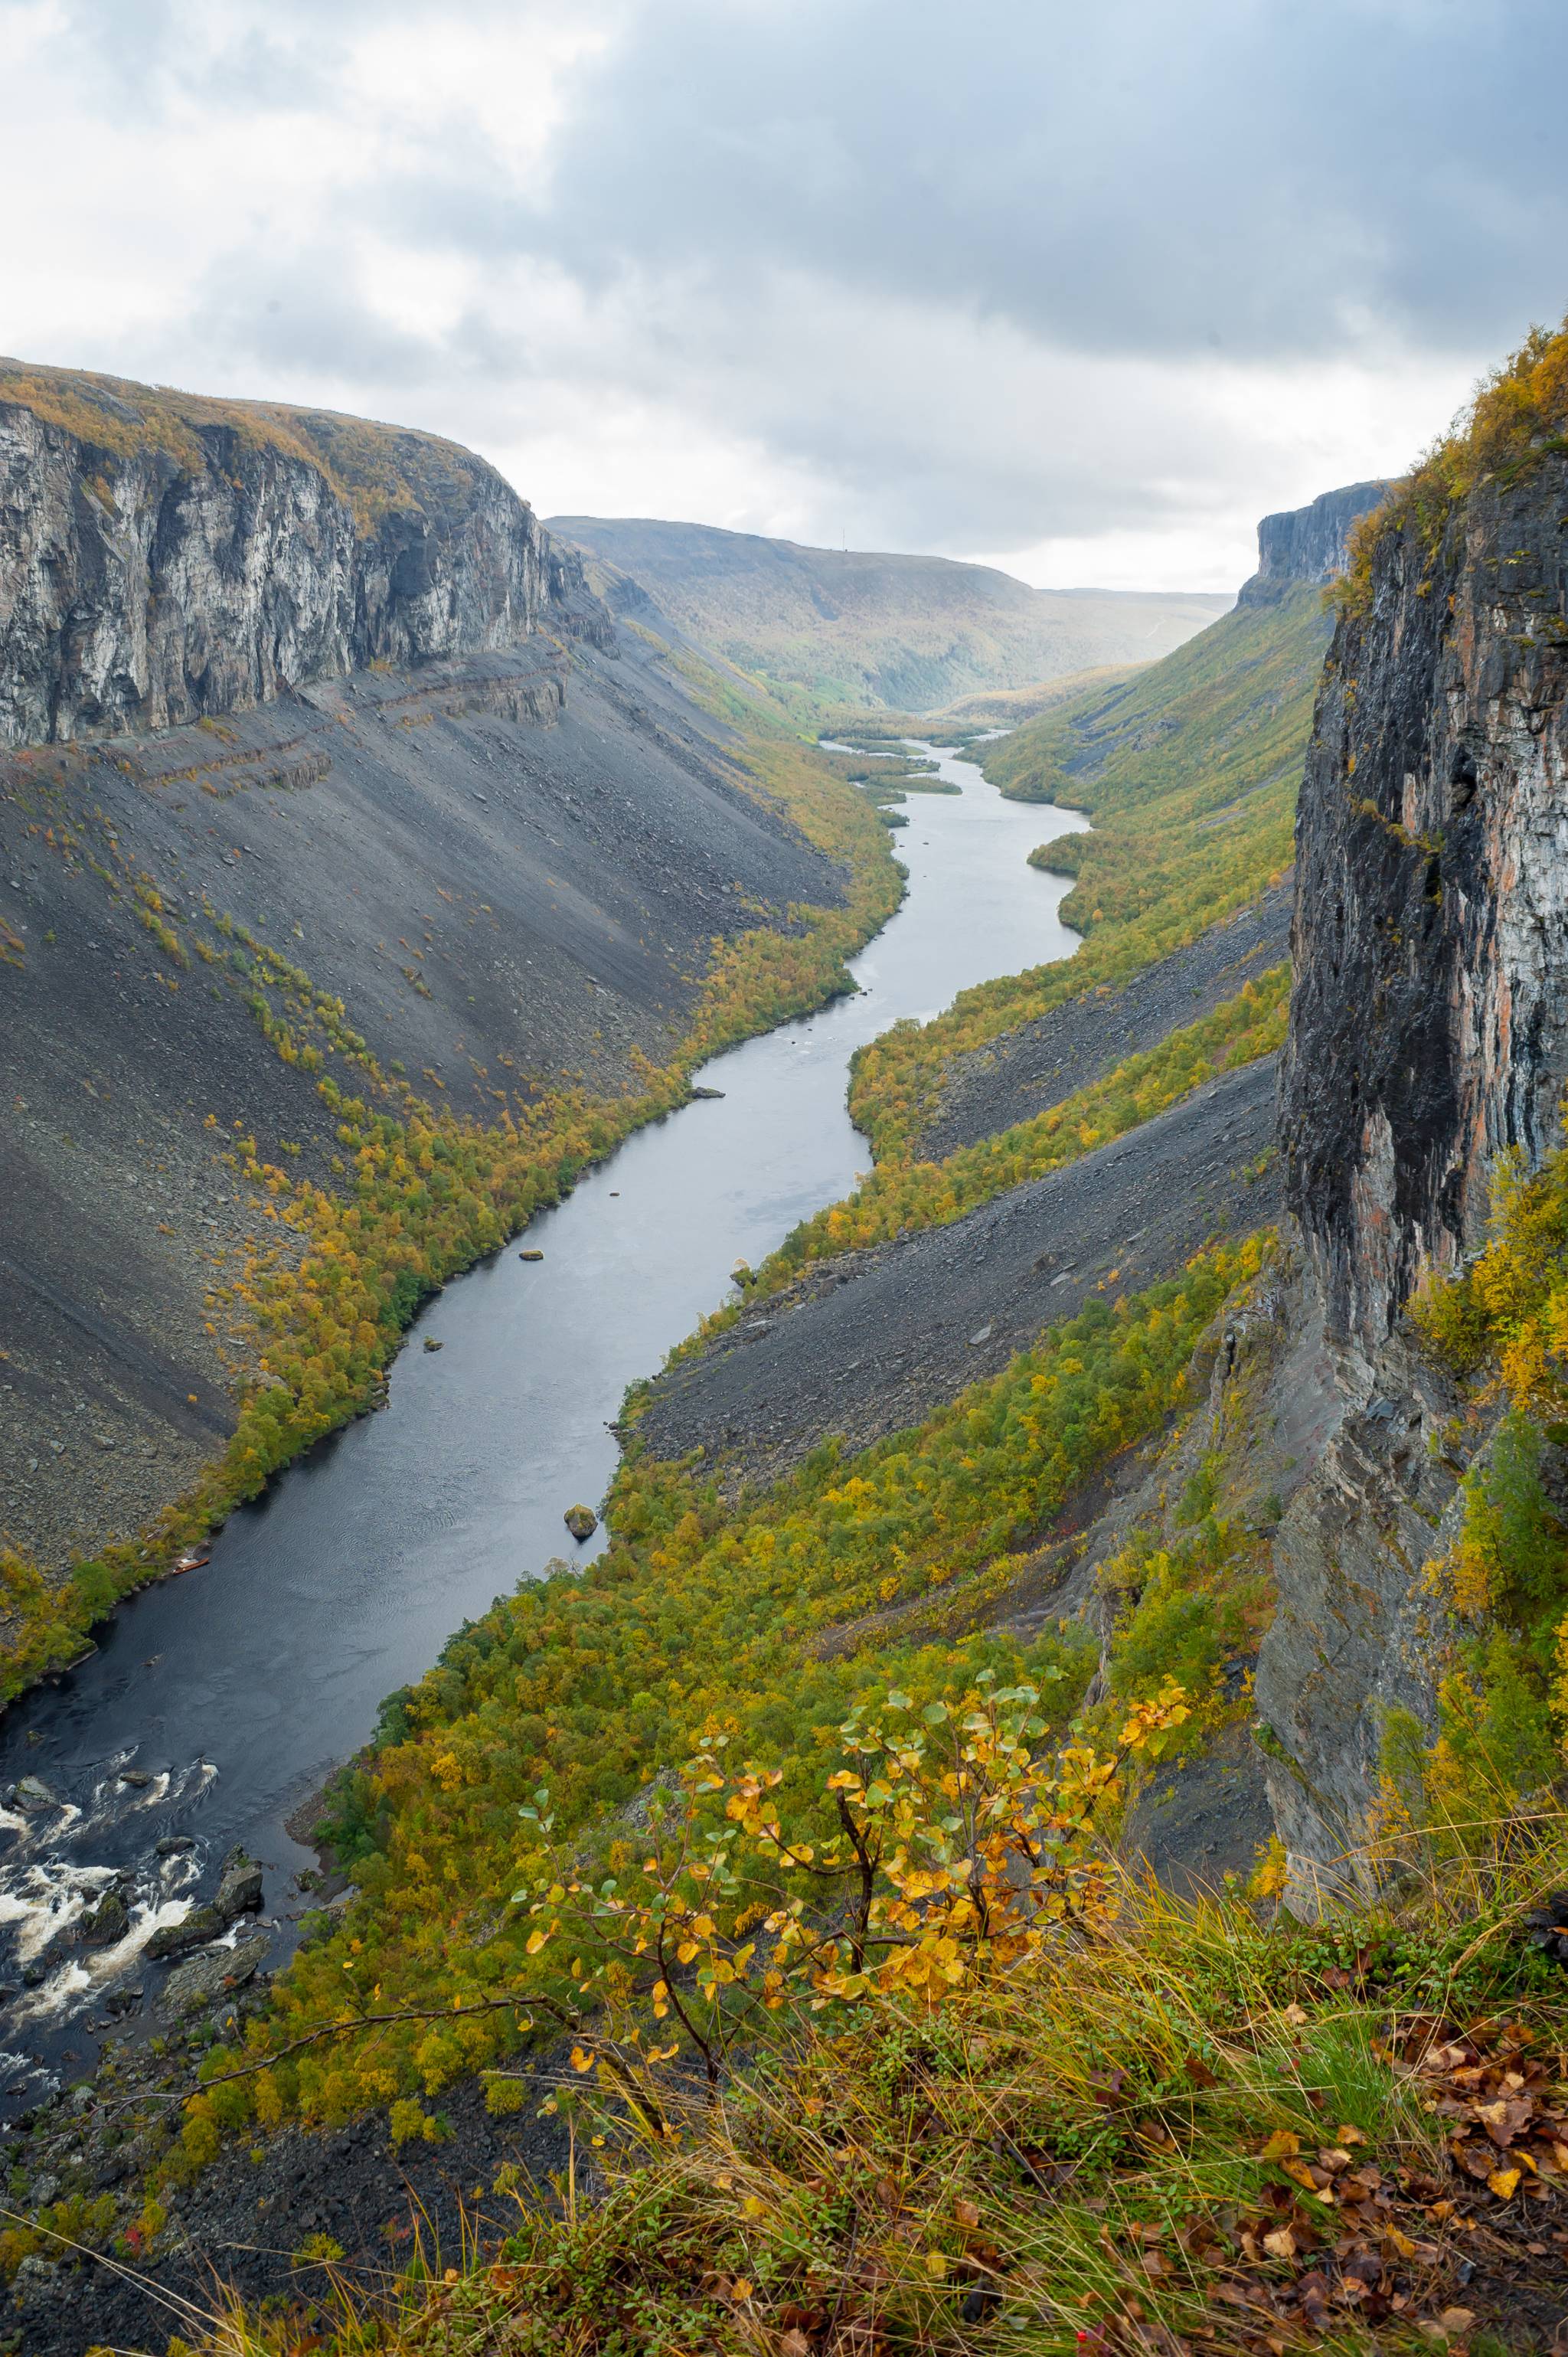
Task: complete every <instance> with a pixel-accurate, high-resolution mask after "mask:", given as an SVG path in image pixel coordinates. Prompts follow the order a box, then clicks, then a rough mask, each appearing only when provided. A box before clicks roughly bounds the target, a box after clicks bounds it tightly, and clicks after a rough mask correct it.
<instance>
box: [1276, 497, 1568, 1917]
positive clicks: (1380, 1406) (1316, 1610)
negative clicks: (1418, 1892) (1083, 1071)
mask: <svg viewBox="0 0 1568 2357" xmlns="http://www.w3.org/2000/svg"><path fill="white" fill-rule="evenodd" d="M1510 472H1511V477H1512V479H1511V480H1510V479H1509V475H1508V474H1506V473H1504V472H1502V471H1499V472H1498V473H1495V474H1487V475H1483V477H1482V478H1481V479H1480V481H1479V483H1478V485H1477V488H1476V489H1474V490H1471V492H1470V493H1469V495H1468V497H1467V498H1465V499H1463V500H1456V501H1455V502H1454V503H1453V504H1452V505H1451V506H1450V508H1449V509H1448V511H1447V512H1446V514H1444V512H1443V511H1441V510H1439V511H1438V512H1437V514H1436V515H1435V517H1434V514H1433V513H1432V511H1431V507H1430V506H1428V505H1423V502H1422V501H1420V500H1411V501H1406V502H1404V503H1403V504H1402V508H1401V510H1400V511H1399V512H1398V513H1397V514H1396V515H1394V516H1393V517H1392V519H1391V522H1388V523H1387V524H1386V525H1385V526H1384V527H1383V528H1382V529H1381V530H1380V533H1379V534H1378V537H1377V540H1376V543H1375V545H1374V548H1373V551H1372V555H1371V562H1370V567H1369V571H1364V572H1363V575H1362V577H1361V578H1359V579H1358V580H1357V581H1355V582H1354V583H1352V585H1351V589H1350V593H1349V595H1348V598H1347V601H1346V611H1345V613H1344V615H1343V617H1342V619H1341V620H1340V623H1339V627H1338V629H1337V633H1336V636H1335V640H1334V643H1333V646H1332V649H1331V651H1330V653H1329V656H1328V661H1327V664H1326V671H1325V674H1324V682H1323V686H1322V690H1321V693H1320V695H1319V700H1318V707H1317V716H1316V728H1315V733H1314V738H1313V743H1312V747H1311V749H1310V752H1309V755H1308V759H1307V764H1306V774H1305V783H1304V786H1303V790H1302V797H1301V806H1300V816H1299V820H1298V824H1297V833H1296V905H1295V917H1294V931H1293V955H1294V969H1295V984H1294V997H1293V1002H1292V1010H1291V1027H1290V1038H1289V1042H1288V1045H1287V1047H1286V1049H1285V1054H1284V1058H1283V1068H1282V1084H1281V1120H1280V1137H1281V1146H1282V1151H1283V1165H1284V1176H1285V1189H1286V1198H1287V1201H1288V1203H1289V1206H1290V1209H1291V1211H1292V1212H1293V1214H1294V1220H1295V1222H1296V1224H1297V1226H1298V1227H1299V1230H1300V1233H1301V1236H1302V1239H1303V1241H1304V1243H1305V1250H1306V1254H1307V1255H1308V1259H1309V1262H1310V1265H1311V1267H1312V1269H1313V1272H1314V1275H1315V1277H1316V1285H1317V1287H1318V1289H1319V1292H1320V1294H1321V1297H1322V1299H1323V1303H1324V1307H1325V1310H1326V1330H1327V1335H1328V1340H1329V1343H1330V1346H1331V1348H1332V1350H1333V1351H1334V1354H1335V1358H1336V1362H1337V1374H1338V1382H1339V1389H1340V1394H1341V1398H1342V1402H1343V1405H1344V1421H1343V1422H1342V1424H1341V1426H1340V1428H1339V1431H1338V1434H1337V1437H1336V1438H1335V1439H1334V1440H1332V1441H1331V1442H1330V1444H1329V1446H1328V1448H1326V1451H1325V1453H1324V1456H1323V1458H1322V1459H1321V1461H1320V1463H1319V1465H1318V1466H1317V1468H1316V1471H1315V1473H1314V1475H1313V1477H1312V1479H1311V1480H1310V1481H1309V1482H1308V1483H1307V1485H1306V1486H1305V1489H1304V1490H1303V1491H1302V1492H1301V1494H1300V1496H1299V1497H1298V1499H1297V1501H1295V1503H1294V1506H1293V1507H1292V1510H1291V1512H1290V1513H1289V1514H1288V1515H1287V1517H1286V1519H1285V1523H1284V1524H1283V1527H1282V1530H1281V1534H1280V1539H1279V1544H1278V1550H1277V1554H1276V1566H1275V1567H1276V1571H1277V1574H1278V1577H1279V1587H1280V1607H1279V1611H1278V1615H1277V1618H1276V1620H1275V1623H1274V1626H1273V1630H1272V1631H1271V1633H1270V1635H1269V1637H1268V1639H1267V1640H1266V1641H1265V1644H1264V1647H1263V1651H1262V1660H1261V1663H1260V1667H1259V1673H1258V1681H1257V1695H1258V1701H1259V1706H1260V1709H1261V1712H1262V1720H1263V1728H1264V1731H1263V1735H1262V1740H1263V1742H1264V1745H1265V1748H1266V1749H1267V1750H1268V1751H1269V1755H1270V1761H1271V1767H1270V1774H1271V1784H1272V1798H1273V1807H1274V1812H1275V1816H1276V1821H1277V1823H1278V1824H1279V1826H1280V1830H1281V1832H1282V1834H1283V1836H1284V1839H1285V1842H1286V1844H1287V1847H1288V1849H1289V1852H1290V1854H1291V1858H1292V1868H1293V1875H1292V1881H1291V1884H1290V1886H1289V1889H1290V1895H1291V1896H1292V1898H1293V1899H1294V1900H1296V1901H1297V1903H1300V1904H1303V1905H1310V1904H1311V1903H1313V1902H1314V1900H1315V1899H1316V1895H1317V1893H1318V1892H1319V1891H1320V1890H1321V1889H1322V1886H1323V1885H1324V1883H1325V1882H1327V1883H1328V1884H1330V1885H1332V1884H1333V1883H1334V1882H1335V1881H1336V1880H1337V1878H1341V1877H1348V1878H1354V1879H1361V1880H1364V1879H1366V1878H1367V1869H1366V1867H1365V1866H1364V1864H1363V1863H1362V1861H1361V1857H1360V1845H1361V1844H1362V1843H1363V1842H1364V1841H1365V1838H1366V1835H1367V1833H1368V1830H1369V1825H1370V1824H1371V1822H1372V1820H1373V1817H1374V1814H1375V1811H1376V1807H1377V1802H1378V1794H1379V1784H1380V1766H1379V1754H1380V1740H1381V1736H1382V1731H1383V1727H1384V1724H1385V1721H1386V1717H1387V1713H1388V1710H1389V1708H1390V1706H1391V1705H1394V1704H1398V1705H1399V1706H1402V1708H1404V1709H1406V1710H1409V1711H1412V1712H1413V1713H1414V1714H1415V1716H1416V1717H1418V1718H1420V1719H1421V1720H1423V1722H1424V1724H1425V1725H1426V1726H1427V1727H1429V1728H1430V1727H1433V1725H1434V1705H1433V1677H1434V1667H1435V1664H1436V1659H1437V1652H1438V1649H1439V1648H1440V1647H1441V1645H1442V1642H1443V1641H1444V1630H1443V1628H1442V1626H1441V1625H1440V1620H1439V1618H1438V1616H1437V1608H1436V1607H1435V1605H1434V1601H1433V1598H1432V1597H1431V1595H1430V1593H1429V1590H1428V1584H1427V1582H1426V1581H1425V1580H1424V1578H1423V1566H1424V1565H1425V1564H1426V1563H1427V1562H1428V1561H1429V1560H1430V1559H1431V1558H1432V1557H1434V1556H1435V1555H1439V1554H1440V1553H1441V1552H1442V1550H1443V1548H1444V1544H1446V1542H1447V1540H1448V1539H1449V1538H1450V1537H1451V1536H1452V1535H1453V1532H1454V1529H1455V1526H1456V1524H1457V1522H1458V1519H1459V1514H1460V1510H1461V1504H1462V1501H1461V1500H1460V1499H1459V1497H1458V1495H1457V1491H1456V1483H1457V1480H1458V1477H1459V1475H1460V1474H1461V1473H1462V1471H1463V1470H1464V1466H1463V1464H1462V1463H1460V1462H1459V1461H1457V1460H1456V1459H1455V1458H1453V1456H1452V1454H1451V1446H1450V1441H1449V1438H1448V1433H1449V1419H1450V1418H1451V1417H1452V1415H1453V1413H1454V1409H1455V1400H1454V1399H1453V1397H1452V1396H1451V1395H1450V1394H1448V1393H1447V1391H1446V1388H1445V1385H1444V1380H1443V1378H1442V1377H1441V1375H1440V1374H1439V1373H1438V1372H1436V1371H1435V1370H1434V1368H1433V1367H1432V1366H1431V1365H1430V1363H1429V1362H1428V1361H1427V1360H1426V1359H1425V1358H1424V1357H1423V1355H1422V1354H1421V1353H1420V1352H1419V1351H1417V1350H1416V1349H1415V1348H1414V1347H1413V1344H1412V1338H1411V1337H1410V1335H1409V1333H1408V1331H1407V1329H1406V1328H1405V1327H1404V1325H1403V1324H1402V1311H1403V1310H1404V1308H1405V1307H1406V1304H1407V1303H1408V1301H1409V1300H1410V1297H1411V1295H1412V1291H1413V1289H1414V1288H1415V1286H1417V1284H1418V1283H1419V1282H1420V1280H1421V1278H1422V1276H1423V1274H1424V1273H1425V1272H1426V1271H1427V1270H1429V1269H1436V1270H1438V1271H1443V1270H1449V1269H1452V1268H1454V1267H1455V1266H1456V1265H1458V1264H1459V1263H1460V1262H1461V1260H1462V1259H1463V1257H1464V1256H1465V1255H1466V1253H1467V1252H1469V1251H1470V1250H1472V1249H1473V1248H1474V1247H1475V1246H1476V1245H1477V1243H1478V1242H1479V1241H1480V1239H1481V1237H1482V1236H1483V1233H1484V1231H1485V1223H1486V1218H1487V1202H1488V1188H1489V1178H1490V1173H1491V1171H1492V1169H1493V1168H1494V1167H1495V1165H1496V1161H1497V1157H1498V1156H1499V1154H1501V1153H1503V1152H1504V1151H1506V1150H1510V1149H1511V1150H1515V1151H1517V1152H1518V1153H1519V1154H1520V1156H1521V1157H1523V1160H1524V1162H1525V1163H1526V1165H1527V1166H1528V1165H1531V1164H1533V1163H1535V1162H1536V1161H1538V1160H1539V1159H1540V1157H1541V1155H1542V1154H1543V1153H1544V1152H1545V1151H1546V1150H1547V1149H1548V1148H1549V1147H1550V1146H1552V1145H1553V1144H1554V1143H1555V1142H1556V1138H1557V1135H1558V1132H1557V1122H1556V1109H1557V1106H1558V1103H1559V1101H1560V1099H1561V1096H1562V1092H1563V1082H1564V1079H1565V1078H1568V998H1565V996H1564V992H1563V977H1564V972H1565V969H1568V724H1565V719H1564V701H1563V699H1564V692H1565V690H1568V567H1565V566H1564V563H1563V524H1562V519H1563V514H1564V511H1568V463H1565V461H1564V459H1563V457H1561V456H1558V455H1552V453H1551V452H1549V451H1547V452H1541V453H1540V454H1539V455H1536V456H1534V457H1532V460H1531V463H1530V464H1529V466H1528V467H1521V468H1515V469H1512V470H1510Z"/></svg>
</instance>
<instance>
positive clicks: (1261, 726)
mask: <svg viewBox="0 0 1568 2357" xmlns="http://www.w3.org/2000/svg"><path fill="white" fill-rule="evenodd" d="M1329 628H1330V624H1329V619H1328V617H1327V616H1326V613H1325V611H1324V608H1323V600H1322V597H1321V596H1320V594H1319V592H1318V591H1317V590H1316V588H1314V587H1311V586H1309V585H1305V584H1304V585H1301V586H1299V587H1295V588H1293V589H1291V590H1289V591H1287V592H1286V594H1285V595H1284V596H1283V597H1282V598H1281V599H1280V600H1279V601H1278V602H1277V603H1275V604H1273V605H1269V606H1262V607H1239V608H1236V609H1235V610H1234V611H1233V612H1231V613H1229V614H1227V615H1225V616H1224V617H1223V618H1222V619H1220V620H1219V621H1218V622H1216V623H1214V624H1213V625H1212V627H1211V628H1210V629H1208V630H1205V631H1204V632H1203V634H1202V636H1201V637H1199V638H1197V639H1194V640H1190V641H1189V642H1188V643H1187V645H1186V646H1184V647H1181V648H1179V649H1178V650H1177V651H1176V652H1175V653H1174V654H1171V655H1167V656H1166V657H1165V660H1164V661H1163V662H1158V663H1154V664H1151V665H1150V666H1149V667H1148V669H1147V670H1145V671H1142V672H1139V673H1136V674H1135V675H1134V676H1133V678H1131V679H1129V680H1126V681H1124V682H1122V683H1120V684H1118V685H1115V686H1113V687H1112V688H1111V689H1110V690H1109V691H1107V690H1104V689H1101V688H1090V689H1088V690H1086V691H1084V693H1083V694H1080V695H1079V696H1078V697H1075V698H1074V699H1073V700H1072V701H1071V702H1069V704H1067V705H1064V706H1062V707H1060V708H1059V709H1058V710H1057V711H1054V712H1050V713H1047V714H1046V715H1044V716H1042V717H1040V718H1039V719H1036V720H1032V721H1028V722H1026V723H1025V725H1024V726H1022V727H1020V728H1018V729H1016V730H1015V731H1014V733H1013V734H1012V735H1011V736H1009V737H1004V738H1002V739H1000V740H999V741H998V742H997V743H996V744H995V745H994V746H993V747H991V748H988V749H987V751H986V752H985V754H984V757H983V770H984V774H985V775H986V776H987V777H988V778H990V779H991V780H993V783H995V784H996V785H998V786H1000V788H1001V789H1002V791H1003V792H1004V793H1005V794H1007V795H1009V796H1011V797H1012V798H1014V799H1015V800H1018V801H1024V802H1042V803H1044V804H1053V803H1059V804H1062V805H1065V806H1066V807H1068V808H1069V809H1074V810H1085V811H1090V812H1091V813H1093V816H1094V831H1093V833H1092V834H1079V835H1072V836H1058V837H1056V838H1054V839H1051V838H1050V837H1049V834H1048V823H1043V824H1042V828H1041V832H1042V834H1044V835H1046V836H1047V841H1046V843H1045V844H1043V845H1042V846H1041V849H1040V850H1039V851H1038V852H1037V853H1036V855H1035V856H1036V858H1037V859H1038V860H1039V862H1040V864H1041V865H1042V866H1048V867H1050V868H1052V869H1053V870H1055V871H1057V872H1058V873H1063V872H1065V873H1067V874H1069V875H1073V876H1076V877H1077V878H1078V882H1077V884H1076V885H1075V887H1074V888H1073V890H1072V891H1071V892H1069V894H1068V897H1067V899H1065V900H1064V901H1063V902H1062V904H1061V914H1062V916H1063V918H1064V919H1065V920H1066V921H1067V922H1068V923H1069V924H1072V925H1076V926H1077V927H1078V928H1079V930H1080V931H1082V932H1083V933H1084V934H1085V936H1086V939H1085V941H1084V943H1083V946H1082V947H1081V948H1080V949H1079V951H1078V952H1077V953H1076V955H1074V956H1073V957H1072V958H1070V959H1069V960H1067V961H1065V962H1063V963H1057V964H1052V965H1043V966H1036V967H1033V968H1031V969H1029V970H1027V971H1026V972H1025V973H1023V974H1008V975H1004V976H1001V977H999V978H998V979H997V980H996V981H994V982H988V983H982V984H980V985H978V986H977V987H976V988H975V989H973V990H967V991H965V992H963V993H962V995H961V996H960V997H959V998H958V999H957V1000H955V1002H954V1004H953V1006H951V1007H950V1009H949V1010H948V1012H947V1013H946V1014H943V1015H940V1016H938V1017H936V1019H935V1020H934V1021H933V1022H930V1023H927V1024H915V1023H900V1024H897V1025H895V1027H894V1028H893V1029H892V1030H890V1031H888V1032H886V1033H884V1035H883V1037H882V1038H881V1039H875V1040H873V1042H872V1043H871V1045H870V1046H869V1047H867V1048H864V1049H861V1051H860V1053H859V1055H858V1056H857V1057H856V1059H855V1064H854V1075H853V1078H852V1081H851V1084H850V1109H851V1112H852V1113H853V1114H854V1120H855V1124H856V1126H857V1127H858V1128H860V1129H863V1130H864V1131H865V1133H866V1135H868V1136H869V1138H870V1139H871V1143H872V1146H873V1149H874V1151H875V1156H876V1159H877V1162H878V1163H879V1164H882V1163H885V1162H887V1161H890V1160H897V1159H900V1158H908V1156H909V1155H910V1153H911V1151H912V1150H913V1147H914V1145H915V1142H916V1141H917V1140H918V1136H919V1135H920V1133H921V1131H922V1130H923V1129H925V1128H926V1127H927V1126H928V1125H929V1121H930V1119H931V1117H932V1114H933V1113H934V1111H935V1109H936V1107H937V1105H938V1104H939V1103H940V1095H941V1089H942V1084H943V1079H944V1076H945V1074H946V1072H947V1071H948V1070H949V1068H950V1062H951V1060H953V1059H954V1058H956V1057H958V1056H960V1055H962V1054H964V1053H966V1052H969V1051H972V1050H973V1049H977V1048H982V1047H983V1046H984V1045H985V1044H986V1043H987V1042H988V1041H990V1040H993V1039H997V1038H998V1037H999V1036H1000V1035H1001V1034H1002V1033H1004V1032H1005V1031H1011V1030H1014V1029H1016V1028H1018V1027H1020V1026H1021V1025H1023V1024H1026V1023H1027V1022H1029V1021H1031V1020H1032V1019H1033V1018H1035V1017H1037V1016H1040V1015H1043V1014H1045V1013H1046V1012H1047V1010H1048V1009H1049V1008H1051V1007H1053V1006H1059V1005H1060V1004H1061V1003H1062V1001H1063V1000H1064V999H1067V998H1069V997H1077V996H1084V995H1087V994H1089V993H1090V992H1092V991H1096V990H1102V989H1112V988H1114V987H1115V986H1116V985H1118V984H1120V983H1122V982H1124V981H1125V980H1126V979H1127V977H1128V976H1129V975H1130V974H1133V973H1134V972H1136V971H1137V969H1138V968H1139V967H1141V966H1144V965H1147V964H1150V963H1152V962H1153V961H1154V960H1155V959H1156V958H1160V957H1164V956H1165V955H1167V954H1168V953H1169V952H1171V951H1173V950H1175V949H1177V948H1179V947H1181V946H1182V944H1183V943H1185V942H1190V941H1193V940H1195V939H1196V938H1197V935H1198V934H1199V933H1200V932H1202V931H1205V930H1206V929H1207V928H1208V926H1210V925H1213V924H1217V923H1219V921H1220V920H1221V919H1223V918H1225V917H1228V916H1230V915H1231V914H1232V913H1233V912H1234V911H1235V910H1236V909H1240V908H1242V907H1245V906H1246V904H1247V903H1248V902H1249V901H1251V900H1252V899H1255V898H1256V897H1257V896H1258V894H1259V893H1260V892H1262V891H1263V890H1264V889H1265V888H1266V887H1267V886H1268V885H1269V884H1270V883H1272V882H1274V881H1277V880H1278V878H1279V877H1280V876H1281V875H1283V872H1284V870H1285V869H1286V868H1287V867H1288V866H1289V864H1290V856H1291V835H1292V829H1293V826H1294V813H1295V794H1296V786H1297V783H1298V781H1299V779H1300V774H1301V763H1302V757H1303V754H1304V752H1305V746H1306V742H1307V738H1308V736H1309V735H1310V732H1311V727H1312V707H1313V697H1314V694H1315V692H1316V679H1317V673H1318V671H1319V669H1320V668H1321V665H1322V661H1323V652H1324V649H1325V647H1326V644H1327V640H1328V634H1329Z"/></svg>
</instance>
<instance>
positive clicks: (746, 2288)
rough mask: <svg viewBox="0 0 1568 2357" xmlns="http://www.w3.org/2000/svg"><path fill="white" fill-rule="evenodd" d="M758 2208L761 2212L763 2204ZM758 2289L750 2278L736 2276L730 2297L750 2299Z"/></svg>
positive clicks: (758, 2204)
mask: <svg viewBox="0 0 1568 2357" xmlns="http://www.w3.org/2000/svg"><path fill="white" fill-rule="evenodd" d="M746 2207H747V2209H749V2208H750V2207H751V2204H750V2202H747V2204H746ZM761 2207H762V2204H761V2203H760V2202H758V2203H757V2208H758V2209H759V2210H760V2208H761ZM756 2288H757V2287H756V2285H755V2284H754V2283H753V2282H752V2280H751V2278H750V2276H736V2279H735V2281H734V2283H732V2284H731V2286H730V2287H729V2296H730V2298H731V2299H749V2298H751V2295H752V2293H753V2292H754V2291H755V2290H756Z"/></svg>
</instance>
